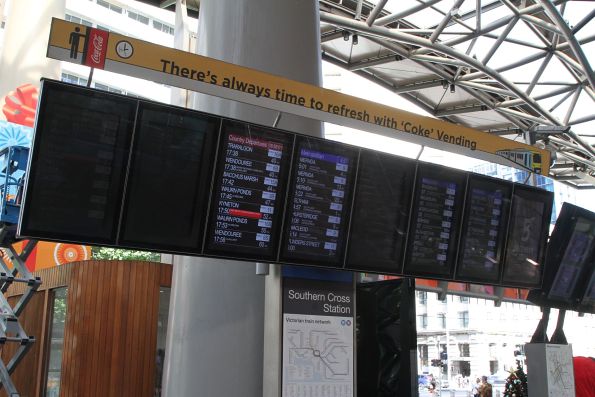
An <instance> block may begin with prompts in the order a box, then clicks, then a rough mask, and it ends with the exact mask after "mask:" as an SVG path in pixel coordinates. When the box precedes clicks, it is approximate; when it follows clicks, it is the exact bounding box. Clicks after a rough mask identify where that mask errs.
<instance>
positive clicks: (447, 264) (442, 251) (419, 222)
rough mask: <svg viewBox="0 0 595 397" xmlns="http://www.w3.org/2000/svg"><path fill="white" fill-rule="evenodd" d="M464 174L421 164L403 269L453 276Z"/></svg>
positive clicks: (413, 272)
mask: <svg viewBox="0 0 595 397" xmlns="http://www.w3.org/2000/svg"><path fill="white" fill-rule="evenodd" d="M466 177H467V176H466V174H465V173H462V172H456V171H452V170H449V171H448V172H445V170H444V169H443V168H442V167H437V166H432V165H429V164H424V165H423V166H422V165H420V167H419V169H418V176H417V186H416V189H415V192H416V194H415V198H414V203H415V204H414V209H413V217H412V220H411V227H410V231H409V239H410V241H409V243H408V253H407V259H408V260H407V261H406V264H405V272H406V273H407V272H408V271H409V272H411V273H412V274H420V275H422V274H428V275H438V276H441V275H443V276H452V274H453V270H454V264H455V261H456V258H455V256H456V252H457V241H458V239H457V237H458V236H457V232H458V227H459V224H460V219H461V213H462V211H461V206H462V199H463V195H464V190H465V182H466Z"/></svg>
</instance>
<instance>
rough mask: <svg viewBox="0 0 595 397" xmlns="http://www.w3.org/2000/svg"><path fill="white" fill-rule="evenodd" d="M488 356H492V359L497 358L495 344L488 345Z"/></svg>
mask: <svg viewBox="0 0 595 397" xmlns="http://www.w3.org/2000/svg"><path fill="white" fill-rule="evenodd" d="M488 354H489V355H490V357H496V344H495V343H490V344H489V345H488Z"/></svg>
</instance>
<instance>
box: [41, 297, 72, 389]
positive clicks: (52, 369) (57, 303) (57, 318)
mask: <svg viewBox="0 0 595 397" xmlns="http://www.w3.org/2000/svg"><path fill="white" fill-rule="evenodd" d="M52 295H53V303H52V320H51V325H50V352H49V355H48V373H47V380H46V388H45V396H46V397H55V396H59V395H60V375H61V373H62V350H63V347H64V325H65V324H66V312H67V309H68V307H67V296H68V289H67V288H57V289H55V290H53V291H52Z"/></svg>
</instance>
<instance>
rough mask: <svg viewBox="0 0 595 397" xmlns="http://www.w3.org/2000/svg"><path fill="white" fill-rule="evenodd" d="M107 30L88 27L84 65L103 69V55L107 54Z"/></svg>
mask: <svg viewBox="0 0 595 397" xmlns="http://www.w3.org/2000/svg"><path fill="white" fill-rule="evenodd" d="M108 34H109V33H108V32H106V31H104V30H99V29H94V28H91V29H89V33H88V35H89V37H88V39H87V53H86V56H85V65H87V66H89V67H92V68H97V69H103V66H104V65H105V55H106V54H107V37H108Z"/></svg>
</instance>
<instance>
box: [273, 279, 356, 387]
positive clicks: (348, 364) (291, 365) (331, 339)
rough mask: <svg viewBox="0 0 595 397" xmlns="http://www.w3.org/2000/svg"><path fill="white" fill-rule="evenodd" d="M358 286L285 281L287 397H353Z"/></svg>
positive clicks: (285, 373)
mask: <svg viewBox="0 0 595 397" xmlns="http://www.w3.org/2000/svg"><path fill="white" fill-rule="evenodd" d="M354 310H355V305H354V290H353V284H352V283H348V282H339V281H327V280H313V279H305V278H289V277H284V278H283V372H282V377H283V380H282V385H283V393H282V396H283V397H352V396H354V391H353V362H354V349H353V348H354V340H353V332H354V320H355V317H354V315H355V313H354Z"/></svg>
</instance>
